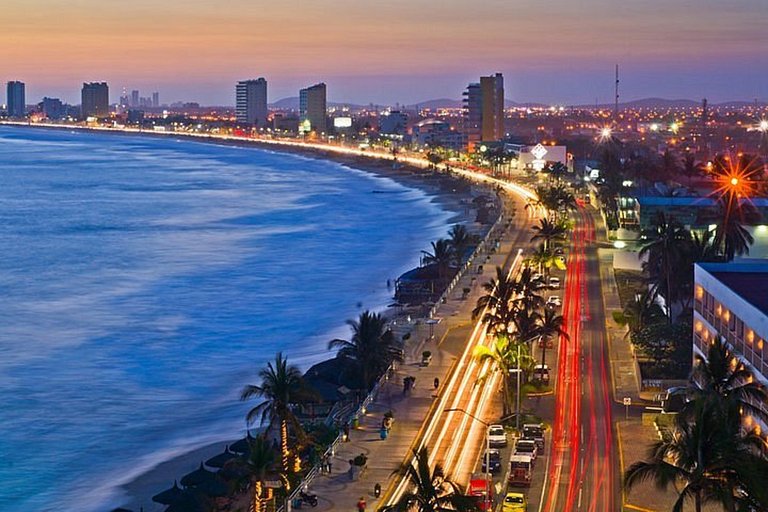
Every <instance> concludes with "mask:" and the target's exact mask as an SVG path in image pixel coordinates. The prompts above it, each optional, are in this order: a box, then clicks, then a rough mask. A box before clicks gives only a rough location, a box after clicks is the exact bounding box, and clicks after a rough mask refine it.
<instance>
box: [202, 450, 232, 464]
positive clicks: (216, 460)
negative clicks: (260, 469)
mask: <svg viewBox="0 0 768 512" xmlns="http://www.w3.org/2000/svg"><path fill="white" fill-rule="evenodd" d="M236 458H237V454H236V453H232V452H231V451H229V446H227V447H226V448H225V449H224V453H220V454H218V455H214V456H213V457H211V458H210V459H208V460H207V461H205V465H206V466H208V467H209V468H223V467H224V465H225V464H226V463H227V462H229V461H231V460H232V459H236Z"/></svg>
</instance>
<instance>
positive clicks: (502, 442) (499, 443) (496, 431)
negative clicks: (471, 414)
mask: <svg viewBox="0 0 768 512" xmlns="http://www.w3.org/2000/svg"><path fill="white" fill-rule="evenodd" d="M488 444H489V445H491V447H492V448H499V447H504V446H507V431H506V430H504V427H503V426H501V425H491V426H490V427H488Z"/></svg>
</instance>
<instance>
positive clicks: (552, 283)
mask: <svg viewBox="0 0 768 512" xmlns="http://www.w3.org/2000/svg"><path fill="white" fill-rule="evenodd" d="M549 287H550V288H552V289H553V290H558V289H560V278H559V277H550V278H549Z"/></svg>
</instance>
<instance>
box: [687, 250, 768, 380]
mask: <svg viewBox="0 0 768 512" xmlns="http://www.w3.org/2000/svg"><path fill="white" fill-rule="evenodd" d="M694 283H695V285H694V307H693V309H694V312H693V350H694V354H699V355H702V356H705V357H706V355H707V345H708V344H709V343H710V342H711V341H712V340H713V339H714V338H715V337H716V336H718V335H719V336H722V337H724V338H725V340H726V341H727V342H728V345H730V347H731V349H732V350H733V351H734V353H735V354H736V355H737V356H738V357H739V359H741V361H742V362H744V364H745V366H746V367H747V368H749V369H750V370H751V371H752V373H753V374H754V376H755V378H757V379H758V380H759V381H761V382H762V383H763V384H765V385H768V261H766V260H757V259H743V260H738V261H736V262H732V263H697V264H696V266H695V267H694Z"/></svg>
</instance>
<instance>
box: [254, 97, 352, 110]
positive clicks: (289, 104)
mask: <svg viewBox="0 0 768 512" xmlns="http://www.w3.org/2000/svg"><path fill="white" fill-rule="evenodd" d="M269 106H270V107H271V108H274V109H276V110H299V97H298V96H293V97H291V98H282V99H279V100H277V101H275V102H273V103H270V104H269ZM328 106H329V107H337V108H338V107H348V108H350V109H352V110H358V109H361V108H363V107H362V106H361V105H355V104H354V103H339V102H334V101H329V102H328Z"/></svg>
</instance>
